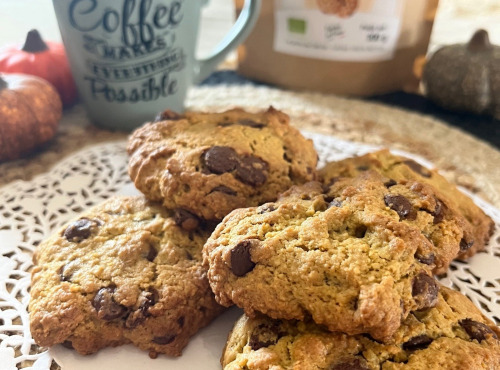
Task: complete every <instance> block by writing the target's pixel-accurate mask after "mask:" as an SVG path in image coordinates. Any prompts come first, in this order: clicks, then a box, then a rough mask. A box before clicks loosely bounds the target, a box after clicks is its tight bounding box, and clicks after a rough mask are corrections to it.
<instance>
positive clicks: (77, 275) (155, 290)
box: [29, 196, 222, 357]
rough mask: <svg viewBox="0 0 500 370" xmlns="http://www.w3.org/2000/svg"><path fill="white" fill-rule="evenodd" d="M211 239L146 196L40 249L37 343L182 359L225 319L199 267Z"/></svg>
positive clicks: (34, 312)
mask: <svg viewBox="0 0 500 370" xmlns="http://www.w3.org/2000/svg"><path fill="white" fill-rule="evenodd" d="M186 229H187V230H186ZM210 231H211V230H210V229H204V228H202V226H201V225H200V224H199V222H198V220H197V218H196V217H195V216H193V215H192V214H190V213H189V212H183V211H182V210H177V211H169V210H167V209H164V208H163V207H162V206H161V205H159V204H154V203H150V202H149V201H147V200H146V199H145V198H144V197H142V196H141V197H114V198H111V199H109V200H108V201H106V202H104V203H103V204H101V205H98V206H96V207H94V208H93V209H91V210H89V211H87V212H85V214H83V215H82V216H81V217H79V218H78V219H76V220H74V221H72V222H69V223H68V224H67V225H66V226H64V227H63V228H62V229H61V230H60V231H59V232H57V233H56V234H54V235H53V236H52V237H51V238H49V239H48V240H46V241H44V242H43V243H41V244H40V245H39V246H38V247H37V249H36V251H35V258H34V260H35V264H36V265H35V267H34V268H33V273H32V285H31V301H30V303H29V312H30V325H31V333H32V335H33V338H34V339H35V341H36V342H37V344H39V345H41V346H52V345H55V344H58V343H62V344H64V345H65V346H66V347H68V348H73V349H75V350H76V351H78V352H79V353H82V354H90V353H93V352H96V351H97V350H99V349H100V348H103V347H106V346H117V345H120V344H125V343H133V344H134V345H136V346H137V347H139V348H141V349H143V350H146V351H149V353H150V355H151V356H152V357H155V356H157V354H160V353H164V354H167V355H172V356H179V355H180V354H181V351H182V349H183V348H184V347H185V346H186V344H187V343H188V340H189V338H190V337H191V336H192V335H193V334H194V333H196V332H197V331H198V330H199V329H200V328H202V327H204V326H205V325H207V324H208V323H209V322H210V321H211V320H212V319H213V318H214V317H215V316H216V315H217V314H218V313H220V312H221V311H222V307H221V306H219V305H218V304H217V303H216V301H215V298H214V296H213V293H212V292H211V290H210V286H209V284H208V280H207V278H206V270H205V269H204V268H203V267H202V255H201V250H202V246H203V244H204V242H205V241H206V239H207V238H208V236H209V234H210Z"/></svg>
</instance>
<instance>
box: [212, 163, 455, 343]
mask: <svg viewBox="0 0 500 370" xmlns="http://www.w3.org/2000/svg"><path fill="white" fill-rule="evenodd" d="M444 209H445V206H444V203H443V204H441V203H440V202H439V201H438V200H437V198H436V197H435V195H434V193H433V192H432V189H431V188H430V187H428V186H425V185H423V184H420V183H417V182H413V183H410V182H407V183H404V184H403V183H395V184H392V183H390V184H388V183H386V182H384V179H383V178H382V177H381V176H380V175H379V174H377V173H376V172H369V171H367V172H366V173H364V174H363V175H362V176H360V177H359V178H354V179H353V178H344V179H339V180H338V181H336V182H335V183H334V184H333V185H332V186H331V187H330V188H327V189H323V188H322V187H321V185H320V184H319V183H315V182H311V183H308V184H306V185H303V186H296V187H293V188H291V189H290V190H289V191H287V192H285V193H284V194H283V195H282V196H281V197H280V198H279V200H278V201H277V202H274V203H268V204H264V205H263V206H260V207H257V208H255V207H254V208H246V209H238V210H235V211H233V212H232V213H230V214H229V215H228V216H227V217H226V218H225V219H224V220H223V221H222V223H221V224H219V226H218V227H217V228H216V230H215V231H214V233H213V234H212V235H211V237H210V238H209V239H208V241H207V243H206V244H205V246H204V248H203V258H204V264H205V266H206V267H207V268H209V272H208V278H209V281H210V285H211V287H212V290H213V291H214V293H215V296H216V299H217V301H218V302H219V303H221V304H222V305H225V306H229V305H231V304H233V303H234V304H236V305H238V306H239V307H241V308H243V309H244V310H245V313H246V314H247V315H249V316H253V315H255V314H256V313H257V312H261V313H264V314H266V315H268V316H271V317H273V318H283V319H299V320H303V319H304V318H306V317H309V316H311V317H312V319H313V320H314V321H315V322H316V323H318V324H322V325H325V326H326V327H327V328H328V329H329V330H332V331H343V332H346V333H348V334H359V333H369V334H370V335H372V336H373V337H374V338H376V339H379V340H386V339H387V338H389V337H390V336H391V335H392V334H393V333H394V332H395V331H396V330H397V328H398V327H399V325H400V324H401V320H402V318H403V319H404V318H405V317H406V316H407V315H408V313H409V312H410V311H414V310H418V309H424V308H428V307H432V306H433V305H434V304H435V303H436V296H437V292H438V286H437V283H436V282H435V281H434V279H433V278H432V277H431V276H432V272H433V271H441V270H442V271H445V270H446V268H447V266H448V264H449V263H450V262H451V261H452V259H453V258H454V257H455V256H456V254H457V253H458V251H459V242H460V240H461V239H462V235H463V229H462V228H461V224H460V219H461V218H460V217H459V216H457V215H455V214H454V213H453V212H450V211H444ZM436 219H439V222H436Z"/></svg>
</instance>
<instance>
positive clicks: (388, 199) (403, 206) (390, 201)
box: [384, 194, 417, 220]
mask: <svg viewBox="0 0 500 370" xmlns="http://www.w3.org/2000/svg"><path fill="white" fill-rule="evenodd" d="M384 201H385V204H386V205H387V206H388V207H390V208H391V209H392V210H394V211H396V212H397V214H398V215H399V217H400V219H407V220H414V219H416V218H417V212H415V210H414V209H413V206H412V204H411V202H410V201H409V200H408V199H406V198H405V197H404V196H402V195H392V194H387V195H386V196H384Z"/></svg>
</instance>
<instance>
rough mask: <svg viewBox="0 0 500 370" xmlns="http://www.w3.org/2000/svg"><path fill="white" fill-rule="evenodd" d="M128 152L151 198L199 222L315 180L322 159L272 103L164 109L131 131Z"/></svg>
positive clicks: (138, 180) (132, 168)
mask: <svg viewBox="0 0 500 370" xmlns="http://www.w3.org/2000/svg"><path fill="white" fill-rule="evenodd" d="M128 152H129V155H130V161H129V173H130V177H131V178H132V180H133V181H134V183H135V186H136V187H137V188H138V189H139V190H140V191H141V192H143V193H144V194H145V195H146V197H148V198H149V199H152V200H156V201H160V202H163V204H164V205H165V206H166V207H167V208H171V209H176V210H181V212H183V213H184V214H185V215H191V216H190V217H191V218H192V219H196V218H201V219H202V220H198V221H203V220H220V219H222V218H223V217H224V216H225V215H226V214H228V213H229V212H231V211H232V210H233V209H236V208H241V207H250V206H256V205H259V204H262V203H265V202H269V201H273V200H275V199H276V197H277V195H278V194H279V193H280V192H283V191H285V190H286V189H288V188H289V187H290V186H291V185H294V184H301V183H305V182H307V181H310V180H313V179H314V177H315V170H316V163H317V154H316V151H315V150H314V147H313V143H312V141H311V140H308V139H305V138H304V137H303V136H302V135H301V134H300V132H299V131H298V130H297V129H295V128H294V127H292V126H291V125H290V124H289V117H288V116H287V115H286V114H284V113H282V112H280V111H278V110H276V109H274V108H272V107H271V108H269V109H268V110H267V111H265V112H262V113H256V114H254V113H249V112H245V111H243V110H241V109H232V110H229V111H226V112H222V113H196V112H188V113H185V114H184V115H177V114H174V113H172V112H169V111H167V112H164V113H163V114H162V115H160V117H159V118H158V121H157V122H152V123H148V124H146V125H145V126H143V127H142V128H140V129H138V130H137V131H135V132H134V133H133V134H132V136H131V138H130V140H129V145H128Z"/></svg>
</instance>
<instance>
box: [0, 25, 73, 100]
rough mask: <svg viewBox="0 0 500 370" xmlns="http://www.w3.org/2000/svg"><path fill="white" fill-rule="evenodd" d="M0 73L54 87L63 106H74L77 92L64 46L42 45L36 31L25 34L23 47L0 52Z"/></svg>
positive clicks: (58, 44) (55, 44)
mask: <svg viewBox="0 0 500 370" xmlns="http://www.w3.org/2000/svg"><path fill="white" fill-rule="evenodd" d="M0 72H6V73H23V74H29V75H33V76H38V77H41V78H43V79H44V80H47V81H49V82H50V83H51V84H52V85H54V86H55V88H56V89H57V91H58V92H59V95H60V96H61V100H62V101H63V104H64V106H68V105H71V104H72V103H74V102H75V100H76V96H77V92H76V86H75V82H74V80H73V75H72V74H71V70H70V68H69V63H68V58H67V57H66V51H65V50H64V46H63V45H62V44H61V43H58V42H44V41H43V40H42V38H41V36H40V34H39V33H38V31H37V30H31V31H29V32H28V35H27V37H26V41H25V43H24V45H23V46H22V47H21V48H19V47H18V46H8V47H5V48H3V49H2V50H0Z"/></svg>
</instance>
